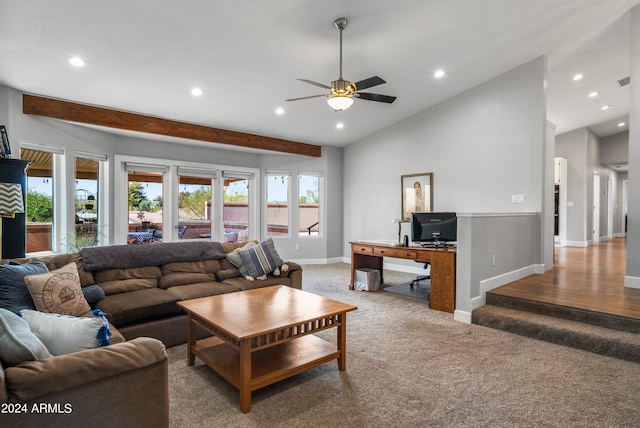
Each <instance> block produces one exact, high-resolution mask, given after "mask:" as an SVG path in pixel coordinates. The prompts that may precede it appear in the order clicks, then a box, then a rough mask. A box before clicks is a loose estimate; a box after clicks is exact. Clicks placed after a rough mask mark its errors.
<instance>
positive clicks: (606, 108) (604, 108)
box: [600, 104, 611, 110]
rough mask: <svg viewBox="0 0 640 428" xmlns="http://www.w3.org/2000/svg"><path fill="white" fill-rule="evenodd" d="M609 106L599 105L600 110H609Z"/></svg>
mask: <svg viewBox="0 0 640 428" xmlns="http://www.w3.org/2000/svg"><path fill="white" fill-rule="evenodd" d="M610 108H611V105H609V104H607V105H606V106H602V107H600V110H609V109H610Z"/></svg>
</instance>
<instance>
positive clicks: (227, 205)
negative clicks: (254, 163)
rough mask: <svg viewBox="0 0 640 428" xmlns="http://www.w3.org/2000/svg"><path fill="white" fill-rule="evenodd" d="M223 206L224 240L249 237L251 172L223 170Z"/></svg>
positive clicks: (240, 239)
mask: <svg viewBox="0 0 640 428" xmlns="http://www.w3.org/2000/svg"><path fill="white" fill-rule="evenodd" d="M222 176H223V177H224V195H223V202H224V207H223V210H222V222H223V225H224V240H225V241H247V240H248V239H249V236H248V233H249V232H248V230H249V216H250V210H249V208H250V207H249V201H250V197H249V190H250V189H249V184H250V182H251V181H252V179H253V175H251V174H242V173H235V172H226V171H225V172H224V173H223V174H222Z"/></svg>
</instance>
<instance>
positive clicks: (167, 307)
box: [96, 288, 180, 327]
mask: <svg viewBox="0 0 640 428" xmlns="http://www.w3.org/2000/svg"><path fill="white" fill-rule="evenodd" d="M178 300H179V299H178V298H177V297H176V296H175V294H171V293H169V292H168V291H166V290H162V289H161V288H149V289H145V290H137V291H131V292H128V293H118V294H111V295H109V296H107V297H105V298H104V299H102V300H100V301H99V302H98V304H97V305H96V307H97V308H98V309H100V310H102V311H103V312H104V313H105V314H107V318H108V319H109V322H111V323H112V324H114V325H115V326H116V327H122V326H126V325H128V324H133V323H136V322H140V321H150V320H153V319H155V318H162V317H165V316H171V315H176V314H178V313H180V309H179V308H178V306H177V305H176V302H177V301H178Z"/></svg>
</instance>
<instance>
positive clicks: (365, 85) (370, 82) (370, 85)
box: [352, 76, 387, 91]
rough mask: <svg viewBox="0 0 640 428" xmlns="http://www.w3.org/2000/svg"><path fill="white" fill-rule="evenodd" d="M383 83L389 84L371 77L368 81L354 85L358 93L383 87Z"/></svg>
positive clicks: (378, 78) (376, 77)
mask: <svg viewBox="0 0 640 428" xmlns="http://www.w3.org/2000/svg"><path fill="white" fill-rule="evenodd" d="M383 83H387V82H385V81H384V80H382V79H381V78H380V77H378V76H373V77H369V78H368V79H364V80H361V81H359V82H356V83H352V85H354V86H355V87H356V91H360V90H362V89H368V88H373V87H374V86H378V85H382V84H383Z"/></svg>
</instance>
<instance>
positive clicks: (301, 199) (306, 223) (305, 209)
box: [298, 173, 322, 236]
mask: <svg viewBox="0 0 640 428" xmlns="http://www.w3.org/2000/svg"><path fill="white" fill-rule="evenodd" d="M321 180H322V175H321V174H320V173H304V174H300V175H299V176H298V234H299V235H300V236H318V235H319V234H320V182H321Z"/></svg>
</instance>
